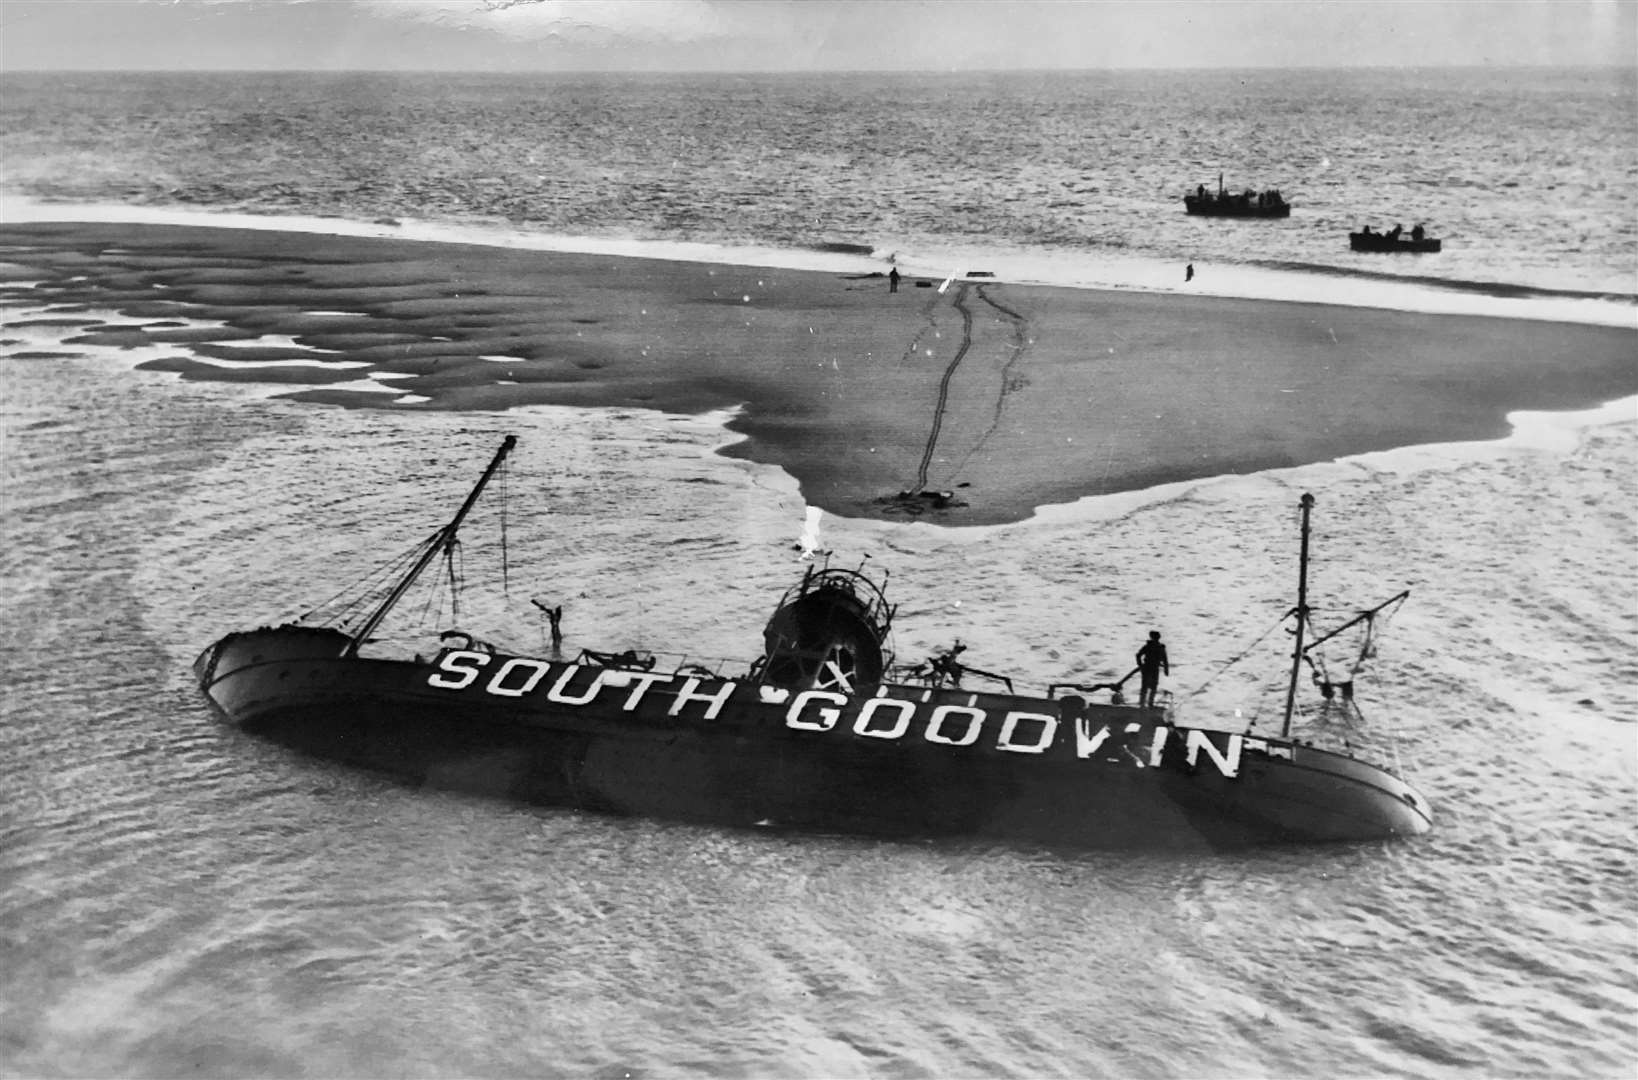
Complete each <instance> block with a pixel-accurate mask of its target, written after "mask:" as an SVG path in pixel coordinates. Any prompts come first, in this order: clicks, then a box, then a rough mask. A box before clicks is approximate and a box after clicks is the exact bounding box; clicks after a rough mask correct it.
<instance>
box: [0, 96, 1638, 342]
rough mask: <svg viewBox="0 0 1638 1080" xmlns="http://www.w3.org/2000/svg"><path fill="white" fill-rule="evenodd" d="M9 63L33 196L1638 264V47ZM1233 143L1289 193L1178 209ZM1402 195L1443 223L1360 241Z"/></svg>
mask: <svg viewBox="0 0 1638 1080" xmlns="http://www.w3.org/2000/svg"><path fill="white" fill-rule="evenodd" d="M0 91H3V92H0V160H3V161H4V171H3V173H0V191H4V192H5V193H6V194H9V195H13V196H28V197H31V198H34V199H41V200H66V201H69V202H73V203H82V204H83V203H117V204H120V205H123V206H127V207H129V206H141V207H144V208H147V209H149V210H155V211H157V210H167V209H168V210H176V209H205V210H210V211H213V212H222V211H238V212H245V213H250V214H257V215H285V216H313V217H321V218H328V219H331V220H334V221H348V222H364V223H372V222H373V223H387V222H391V223H393V224H392V225H390V226H387V225H383V227H385V228H387V229H388V230H389V233H390V231H394V230H395V231H399V232H406V231H407V232H409V233H410V234H414V231H415V229H416V228H417V227H424V226H426V225H429V224H431V225H441V226H445V227H450V226H458V227H462V228H465V229H468V230H478V231H480V232H482V233H488V234H489V235H490V236H491V237H494V238H497V239H499V238H506V239H509V240H510V239H515V238H516V236H517V234H521V235H522V236H523V237H531V236H532V237H535V238H537V239H538V238H540V237H544V236H555V237H574V238H578V239H580V240H582V241H588V240H594V239H595V240H601V241H605V242H608V241H638V242H654V241H663V242H669V243H683V244H705V245H731V246H734V247H738V248H740V249H746V248H757V247H765V248H772V249H777V250H783V251H785V252H787V253H788V252H793V251H809V252H811V251H815V250H822V251H833V252H834V251H843V252H855V253H859V254H864V255H870V256H873V257H874V258H876V259H878V260H884V259H886V258H887V257H888V256H894V257H896V258H898V259H899V260H900V261H901V263H903V264H905V265H907V266H909V267H911V268H914V269H917V270H918V271H919V270H921V269H923V268H925V269H927V270H933V271H937V270H940V269H943V270H972V269H987V270H990V271H992V272H997V273H1000V274H1003V275H1006V276H1011V277H1015V278H1016V277H1020V276H1022V277H1032V278H1038V279H1039V278H1045V279H1051V280H1058V281H1066V280H1067V281H1089V282H1094V283H1099V284H1116V283H1122V282H1127V283H1135V284H1140V285H1143V286H1145V287H1157V286H1160V285H1162V284H1164V285H1165V286H1168V287H1181V286H1182V285H1183V284H1184V282H1183V276H1184V275H1183V267H1184V264H1185V263H1193V264H1194V265H1195V267H1196V270H1197V276H1196V278H1195V281H1194V282H1193V283H1190V285H1191V287H1192V288H1194V289H1195V290H1196V291H1212V290H1229V291H1245V290H1247V289H1250V290H1258V291H1267V290H1269V289H1271V288H1275V287H1276V284H1275V282H1277V283H1278V287H1280V288H1285V289H1295V290H1300V291H1301V292H1302V294H1303V295H1311V294H1312V293H1313V292H1314V291H1315V290H1319V291H1322V292H1324V293H1326V294H1328V295H1329V296H1331V297H1332V298H1334V297H1335V296H1338V295H1343V296H1346V295H1348V294H1350V293H1351V292H1354V291H1357V290H1358V289H1359V288H1361V287H1362V286H1364V285H1368V284H1369V283H1372V282H1374V281H1377V280H1378V279H1381V278H1387V279H1388V280H1389V281H1390V282H1394V283H1401V284H1403V283H1407V282H1419V281H1423V280H1426V281H1430V282H1433V283H1437V284H1439V285H1440V286H1441V287H1443V288H1444V289H1446V290H1455V291H1458V292H1461V293H1477V294H1480V295H1486V296H1497V295H1500V296H1517V295H1521V294H1522V295H1526V296H1539V295H1540V294H1543V293H1546V294H1547V295H1550V296H1562V295H1565V294H1567V295H1569V296H1572V297H1580V296H1586V295H1591V296H1610V297H1615V298H1618V299H1620V300H1621V301H1623V302H1624V306H1625V307H1627V308H1629V309H1630V307H1631V305H1632V303H1633V301H1634V297H1635V294H1638V141H1635V140H1634V139H1633V138H1632V128H1633V123H1634V118H1635V117H1638V68H1607V69H1553V68H1531V69H1498V70H1490V69H1438V70H1408V71H1407V70H1391V69H1367V70H1355V71H1319V70H1315V71H1206V72H1157V71H1150V72H1142V71H1139V72H1131V71H1127V72H1082V73H1073V72H1056V73H1011V74H978V75H974V74H943V75H884V74H874V75H872V74H859V75H851V76H835V75H824V76H820V75H811V76H810V75H785V76H771V75H744V76H725V75H648V76H631V75H552V76H541V75H537V76H519V75H482V74H464V75H451V74H442V75H431V74H421V75H404V74H354V75H346V74H339V75H337V74H312V73H285V74H241V75H231V74H221V73H195V74H132V73H125V74H118V73H115V74H92V73H80V72H74V73H6V74H3V75H0ZM1220 174H1221V176H1222V177H1223V182H1224V184H1225V185H1226V186H1227V187H1228V189H1229V190H1231V191H1238V190H1244V189H1247V188H1255V189H1259V190H1260V189H1263V188H1278V189H1280V190H1281V192H1282V193H1283V194H1284V196H1285V197H1286V199H1287V200H1288V201H1289V202H1291V203H1292V204H1293V206H1294V209H1293V211H1292V215H1291V217H1290V218H1289V219H1288V220H1284V221H1251V222H1248V221H1225V220H1212V219H1201V218H1194V217H1190V216H1188V215H1186V214H1185V213H1184V211H1183V202H1182V197H1183V195H1184V194H1185V192H1189V191H1193V190H1194V189H1195V187H1196V186H1197V185H1201V184H1204V185H1206V186H1207V187H1213V188H1214V187H1215V186H1216V185H1217V182H1218V177H1219V175H1220ZM1396 222H1397V223H1399V224H1402V225H1403V226H1404V227H1405V229H1406V230H1409V229H1410V228H1411V227H1412V225H1414V224H1416V223H1418V222H1421V223H1424V224H1425V225H1426V226H1427V228H1428V231H1429V233H1430V234H1431V235H1434V236H1438V237H1441V238H1442V239H1443V240H1444V241H1445V244H1444V251H1443V252H1441V253H1440V254H1437V255H1425V256H1417V257H1412V256H1384V255H1370V254H1354V253H1352V252H1350V251H1349V250H1348V237H1347V234H1348V233H1349V232H1350V231H1352V230H1357V229H1359V228H1360V227H1361V226H1362V225H1365V224H1370V225H1373V226H1374V227H1376V228H1378V229H1379V230H1381V229H1387V228H1389V227H1391V226H1392V225H1393V224H1394V223H1396ZM1270 275H1273V278H1274V281H1271V280H1270ZM1628 317H1629V319H1630V318H1631V315H1630V311H1629V315H1628Z"/></svg>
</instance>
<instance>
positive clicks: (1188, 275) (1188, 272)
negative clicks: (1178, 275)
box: [1183, 263, 1194, 281]
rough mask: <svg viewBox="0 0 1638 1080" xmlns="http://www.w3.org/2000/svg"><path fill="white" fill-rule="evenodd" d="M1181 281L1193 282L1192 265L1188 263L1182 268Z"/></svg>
mask: <svg viewBox="0 0 1638 1080" xmlns="http://www.w3.org/2000/svg"><path fill="white" fill-rule="evenodd" d="M1183 280H1184V281H1193V280H1194V263H1190V264H1189V265H1187V266H1185V267H1184V268H1183Z"/></svg>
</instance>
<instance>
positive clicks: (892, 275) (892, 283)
mask: <svg viewBox="0 0 1638 1080" xmlns="http://www.w3.org/2000/svg"><path fill="white" fill-rule="evenodd" d="M887 291H888V292H898V291H899V268H898V267H896V266H895V267H894V268H893V269H891V270H889V271H888V272H887Z"/></svg>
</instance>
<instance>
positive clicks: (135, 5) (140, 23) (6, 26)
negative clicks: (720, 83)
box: [0, 0, 1638, 72]
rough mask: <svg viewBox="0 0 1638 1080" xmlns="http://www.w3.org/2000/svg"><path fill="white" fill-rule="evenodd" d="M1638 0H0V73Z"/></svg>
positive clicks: (1431, 31)
mask: <svg viewBox="0 0 1638 1080" xmlns="http://www.w3.org/2000/svg"><path fill="white" fill-rule="evenodd" d="M1635 12H1638V0H0V72H6V71H22V70H41V69H45V70H52V69H79V70H84V69H91V70H400V71H402V70H457V71H545V72H555V71H906V70H909V71H982V70H997V69H1000V70H1005V69H1015V68H1028V69H1059V68H1197V67H1358V66H1407V67H1423V66H1445V65H1518V64H1548V65H1583V64H1601V65H1616V66H1622V67H1628V68H1638V17H1635Z"/></svg>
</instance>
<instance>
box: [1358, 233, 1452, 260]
mask: <svg viewBox="0 0 1638 1080" xmlns="http://www.w3.org/2000/svg"><path fill="white" fill-rule="evenodd" d="M1444 246H1445V245H1444V241H1442V240H1436V239H1434V238H1433V237H1423V238H1422V239H1420V240H1417V239H1415V238H1414V237H1410V236H1400V237H1393V236H1389V235H1387V234H1386V233H1349V234H1348V247H1349V248H1351V249H1352V250H1354V251H1370V252H1387V253H1390V254H1393V253H1398V254H1405V255H1424V254H1431V253H1433V252H1436V251H1440V250H1441V249H1443V248H1444Z"/></svg>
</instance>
